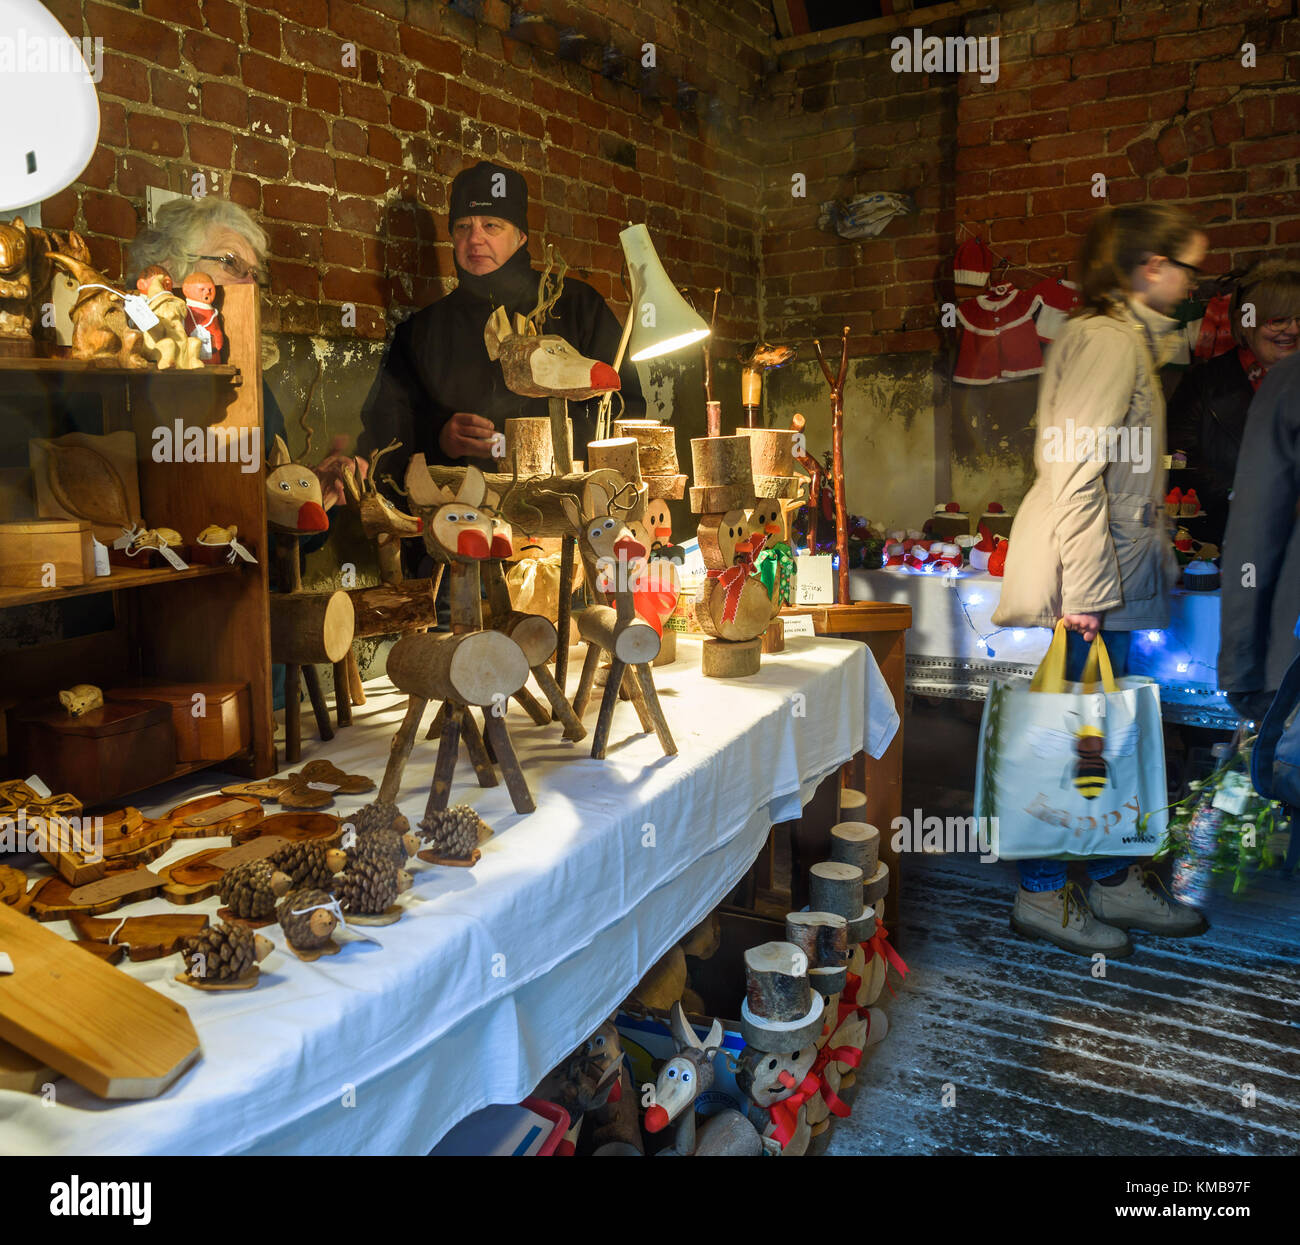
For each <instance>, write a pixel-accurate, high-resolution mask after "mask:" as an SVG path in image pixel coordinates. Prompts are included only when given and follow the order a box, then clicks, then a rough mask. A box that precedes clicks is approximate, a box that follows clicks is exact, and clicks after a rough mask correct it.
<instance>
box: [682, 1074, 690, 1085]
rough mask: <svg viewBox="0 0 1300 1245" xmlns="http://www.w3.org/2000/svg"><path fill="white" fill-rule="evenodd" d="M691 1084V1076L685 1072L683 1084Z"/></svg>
mask: <svg viewBox="0 0 1300 1245" xmlns="http://www.w3.org/2000/svg"><path fill="white" fill-rule="evenodd" d="M690 1083H691V1074H690V1073H689V1072H685V1071H684V1072H683V1073H682V1084H683V1085H689V1084H690Z"/></svg>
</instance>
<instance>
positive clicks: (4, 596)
mask: <svg viewBox="0 0 1300 1245" xmlns="http://www.w3.org/2000/svg"><path fill="white" fill-rule="evenodd" d="M232 574H238V567H234V566H191V567H190V568H189V569H188V570H184V571H174V570H172V569H171V567H163V568H161V569H159V570H148V569H141V570H137V569H135V568H134V567H128V566H115V567H113V573H112V574H111V575H97V576H96V577H95V578H94V579H92V580H89V581H88V582H87V583H84V584H74V585H72V586H71V587H69V588H0V609H10V608H11V607H13V606H15V605H36V604H39V603H41V602H49V601H63V600H66V599H67V598H68V597H89V596H95V595H96V594H98V593H101V592H119V591H126V590H128V589H135V588H156V587H159V586H160V585H167V584H171V583H175V582H177V581H179V580H184V579H206V578H209V577H210V576H213V575H221V576H229V575H232ZM119 673H120V672H119Z"/></svg>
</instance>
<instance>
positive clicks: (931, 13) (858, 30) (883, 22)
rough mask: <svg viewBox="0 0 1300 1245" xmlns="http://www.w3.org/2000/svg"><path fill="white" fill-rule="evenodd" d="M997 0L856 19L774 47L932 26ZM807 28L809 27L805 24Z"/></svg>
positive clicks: (957, 0)
mask: <svg viewBox="0 0 1300 1245" xmlns="http://www.w3.org/2000/svg"><path fill="white" fill-rule="evenodd" d="M790 2H791V3H795V2H796V0H790ZM998 7H1000V6H999V5H998V4H996V3H994V2H993V0H953V2H952V3H950V4H937V5H935V6H934V7H933V8H929V9H916V10H915V11H911V12H904V13H894V14H892V15H891V16H889V17H872V18H869V19H868V20H867V21H864V22H852V23H851V24H850V25H848V26H833V27H831V28H830V29H829V30H815V31H812V32H810V33H808V34H801V35H795V36H794V37H792V38H789V39H774V40H773V41H772V51H773V52H774V53H776V54H777V55H778V56H779V55H780V54H781V53H782V52H793V51H795V50H796V49H797V48H807V47H816V46H819V45H821V44H826V43H838V42H839V40H841V39H869V38H872V37H873V36H875V35H883V34H888V33H889V32H891V31H894V30H900V29H902V28H903V27H904V26H906V27H908V28H909V29H910V28H911V27H913V26H916V27H921V26H929V25H932V24H933V23H934V22H943V21H947V20H948V18H950V17H959V16H960V15H961V14H963V13H969V12H971V11H972V10H974V9H988V8H998ZM805 29H807V27H806V26H805Z"/></svg>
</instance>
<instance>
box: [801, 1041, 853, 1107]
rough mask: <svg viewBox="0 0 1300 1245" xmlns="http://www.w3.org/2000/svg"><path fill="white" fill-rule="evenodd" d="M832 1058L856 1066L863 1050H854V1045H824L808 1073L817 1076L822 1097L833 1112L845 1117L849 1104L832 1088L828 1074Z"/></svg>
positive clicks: (837, 1061)
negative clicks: (827, 1069) (827, 1070)
mask: <svg viewBox="0 0 1300 1245" xmlns="http://www.w3.org/2000/svg"><path fill="white" fill-rule="evenodd" d="M850 1056H851V1058H850ZM832 1060H834V1061H835V1062H836V1063H847V1064H850V1065H851V1066H852V1067H855V1068H856V1067H857V1066H858V1064H859V1063H860V1062H861V1061H862V1052H861V1051H860V1050H854V1048H853V1047H852V1046H839V1047H830V1046H823V1047H822V1048H821V1051H820V1053H819V1054H818V1055H817V1062H816V1063H815V1064H813V1068H812V1071H811V1072H810V1073H809V1074H808V1075H809V1076H815V1077H816V1078H817V1082H818V1085H819V1086H820V1088H821V1094H822V1099H823V1100H824V1101H825V1103H826V1105H827V1107H829V1108H830V1111H831V1114H832V1115H838V1116H839V1117H840V1118H841V1119H843V1118H844V1117H846V1116H847V1115H848V1114H849V1104H848V1103H846V1102H845V1101H844V1099H843V1098H841V1097H840V1096H839V1094H837V1093H836V1092H835V1091H834V1090H833V1089H832V1088H831V1086H830V1081H829V1080H828V1079H827V1076H826V1068H827V1066H828V1065H829V1064H830V1062H831V1061H832Z"/></svg>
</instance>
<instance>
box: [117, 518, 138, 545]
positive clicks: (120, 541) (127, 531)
mask: <svg viewBox="0 0 1300 1245" xmlns="http://www.w3.org/2000/svg"><path fill="white" fill-rule="evenodd" d="M140 530H141V529H140V525H139V524H138V523H132V524H131V526H130V527H129V528H128V527H124V528H123V529H122V534H121V536H119V537H118V538H117V539H116V540H115V541H114V542H113V548H114V549H126V548H128V547H129V546H130V545H131V544H133V543H134V541H135V538H136V536H137V535H138V534H139V532H140Z"/></svg>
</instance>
